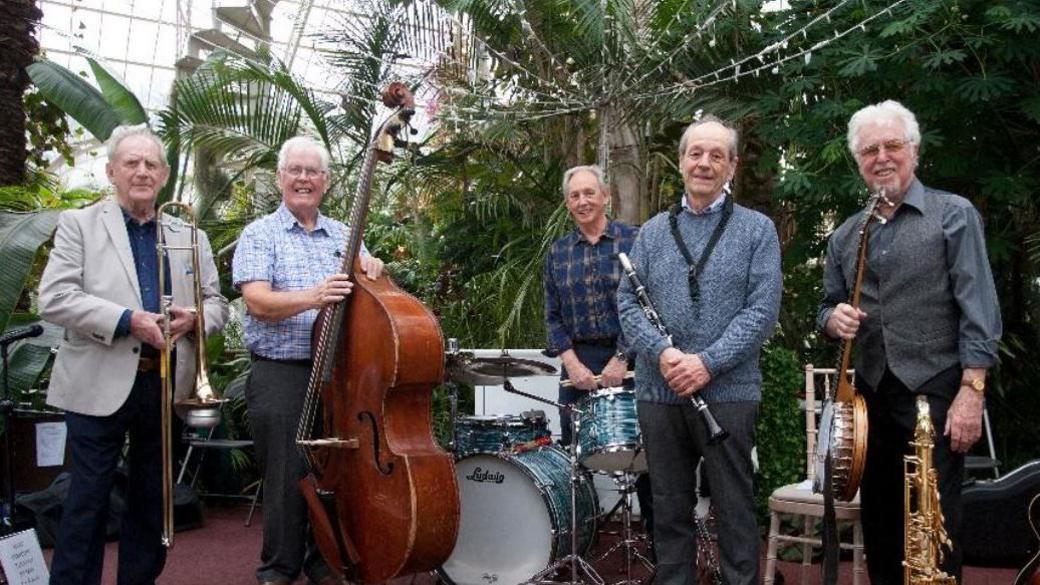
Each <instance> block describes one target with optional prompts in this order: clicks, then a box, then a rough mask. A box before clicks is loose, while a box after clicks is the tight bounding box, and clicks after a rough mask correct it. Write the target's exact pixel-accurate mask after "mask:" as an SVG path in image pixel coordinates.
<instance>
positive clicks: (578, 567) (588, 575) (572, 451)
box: [502, 379, 606, 585]
mask: <svg viewBox="0 0 1040 585" xmlns="http://www.w3.org/2000/svg"><path fill="white" fill-rule="evenodd" d="M502 388H504V389H505V391H506V392H510V393H513V394H516V395H519V396H523V397H525V398H530V399H531V400H536V401H538V402H542V403H545V404H550V405H553V406H556V407H557V408H562V409H565V410H568V411H570V414H571V437H572V440H571V444H570V445H568V446H567V454H568V459H570V464H571V486H570V487H571V551H570V553H569V554H568V555H566V556H564V557H562V558H559V559H557V560H556V562H554V563H552V564H551V565H549V566H548V567H546V568H544V569H542V570H541V571H539V572H537V573H535V574H534V576H533V577H531V578H530V579H529V580H527V581H525V582H524V583H523V585H560V583H561V582H559V581H553V580H552V579H551V577H553V576H554V575H555V574H556V572H557V571H558V570H560V569H561V568H563V567H565V566H567V567H569V568H570V576H569V578H568V580H567V581H563V582H562V583H563V584H564V585H586V584H587V583H592V584H593V585H606V583H605V581H603V577H601V576H600V575H599V573H597V572H596V569H594V568H592V565H591V564H590V563H589V562H588V561H586V560H585V559H584V558H582V557H581V555H579V554H578V481H579V479H580V478H579V476H578V454H577V451H576V449H577V438H578V428H579V426H580V423H579V422H578V418H579V417H580V415H581V414H582V411H581V410H579V409H577V408H574V405H571V404H561V403H559V402H554V401H552V400H547V399H545V398H542V397H541V396H535V395H534V394H528V393H527V392H522V391H520V390H518V389H517V388H516V386H513V384H512V383H511V382H510V381H509V380H508V379H507V380H505V381H504V382H503V383H502ZM579 571H580V573H579ZM586 579H587V580H586Z"/></svg>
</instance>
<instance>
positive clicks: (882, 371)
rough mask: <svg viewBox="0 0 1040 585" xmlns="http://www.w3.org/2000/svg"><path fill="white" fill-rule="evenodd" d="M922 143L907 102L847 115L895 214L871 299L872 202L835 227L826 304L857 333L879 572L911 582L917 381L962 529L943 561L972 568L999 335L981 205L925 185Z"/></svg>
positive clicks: (879, 233)
mask: <svg viewBox="0 0 1040 585" xmlns="http://www.w3.org/2000/svg"><path fill="white" fill-rule="evenodd" d="M920 143H921V133H920V129H919V127H918V124H917V120H916V118H915V117H914V115H913V113H911V112H910V111H909V110H908V109H906V108H905V107H904V106H903V105H902V104H900V103H899V102H895V101H892V100H889V101H885V102H881V103H879V104H875V105H871V106H867V107H865V108H863V109H861V110H860V111H858V112H856V114H854V115H853V116H852V118H851V119H850V120H849V129H848V145H849V150H850V151H851V152H852V155H853V157H854V158H855V159H856V163H857V165H858V166H859V172H860V175H861V176H862V177H863V180H864V181H865V182H866V184H867V187H868V188H869V189H870V191H872V192H878V191H881V190H884V195H885V197H887V198H888V200H889V201H890V203H889V204H883V205H882V206H881V208H880V212H881V214H882V216H883V217H884V218H885V219H886V220H887V221H886V223H884V224H881V223H879V222H878V223H875V224H874V225H873V226H872V227H871V228H870V233H869V236H868V237H869V243H868V248H867V250H868V257H867V266H866V270H865V275H864V278H863V284H862V288H861V295H862V296H861V304H860V307H859V309H855V308H853V307H852V306H850V305H849V304H847V300H848V299H849V298H850V295H851V292H852V287H853V283H854V282H855V276H856V274H855V273H856V256H857V248H858V246H857V244H858V242H859V231H860V226H861V225H862V222H863V212H860V213H857V214H856V215H854V216H852V217H850V218H849V219H848V220H846V221H845V223H843V224H842V225H841V227H839V228H838V229H837V230H836V231H835V232H834V234H832V235H831V238H830V242H829V243H828V246H827V264H826V268H825V270H824V287H825V294H826V296H825V298H824V300H823V303H822V304H821V307H820V312H819V314H818V316H817V324H818V326H819V327H820V329H821V330H823V331H824V333H826V335H827V336H828V337H830V338H833V339H853V338H855V339H856V347H857V351H858V354H857V356H856V359H855V368H856V387H857V389H858V390H859V391H860V392H861V393H863V395H864V398H865V400H866V403H867V413H868V421H869V433H868V439H867V458H866V467H865V470H864V474H863V481H862V483H861V486H860V496H861V506H862V512H863V513H862V518H863V537H864V546H865V547H866V553H867V569H868V571H869V574H870V582H871V583H872V585H885V584H889V583H902V582H903V568H902V560H903V556H904V550H903V541H904V530H905V529H904V526H903V506H904V504H903V499H904V498H903V483H904V480H903V455H904V454H909V453H911V451H912V448H911V446H910V441H911V440H912V439H913V431H914V423H915V416H916V408H915V401H916V396H917V395H919V394H923V395H926V396H927V397H928V402H929V406H930V408H931V416H932V422H933V424H934V426H935V429H936V434H937V435H940V433H941V436H936V438H935V448H934V451H933V457H934V465H935V468H936V469H937V470H938V474H939V492H940V499H941V500H940V501H941V503H942V512H943V514H944V515H945V518H946V530H947V533H948V534H949V535H950V538H951V539H952V540H953V550H952V552H951V553H948V554H947V555H946V557H945V560H944V562H943V564H942V569H943V570H944V571H945V572H947V573H949V574H951V575H954V576H956V577H957V578H958V579H959V578H960V570H961V548H960V539H959V536H960V521H961V483H962V481H963V480H964V454H965V452H967V451H968V449H969V448H971V446H972V445H973V444H974V443H975V442H976V441H977V440H978V439H979V436H980V434H981V430H982V409H983V404H984V399H985V391H986V370H987V369H989V368H990V367H992V366H993V365H994V364H995V363H996V361H997V342H998V341H999V339H1000V335H1001V322H1000V306H999V304H998V302H997V293H996V288H995V287H994V284H993V275H992V273H991V271H990V266H989V260H988V259H987V257H986V242H985V238H984V236H983V230H982V218H981V217H980V216H979V213H978V211H976V209H975V208H974V207H973V206H972V204H971V203H970V202H969V201H968V200H967V199H964V198H963V197H960V196H957V195H953V194H951V193H946V192H943V191H938V190H936V189H931V188H929V187H925V186H924V185H922V184H921V182H920V181H919V180H918V179H917V177H916V176H915V170H916V169H917V161H918V153H919V149H920Z"/></svg>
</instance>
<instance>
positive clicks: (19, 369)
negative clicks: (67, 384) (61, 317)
mask: <svg viewBox="0 0 1040 585" xmlns="http://www.w3.org/2000/svg"><path fill="white" fill-rule="evenodd" d="M38 323H39V324H40V325H42V326H43V335H41V336H40V337H34V338H32V339H24V340H21V341H16V342H14V343H13V344H11V348H10V353H9V355H8V363H9V364H10V368H11V370H10V374H9V375H10V378H9V380H8V381H9V383H10V386H9V388H10V392H11V394H12V396H14V397H15V398H16V400H20V399H21V398H24V393H25V392H28V391H29V390H31V389H32V388H34V387H35V386H36V382H37V381H38V380H39V379H40V374H42V373H43V371H44V370H45V369H46V368H47V364H49V363H50V360H51V356H52V355H53V352H52V351H51V349H52V348H56V347H58V346H59V345H61V341H62V337H63V336H64V333H65V329H64V328H63V327H60V326H58V325H52V324H50V323H47V322H44V321H39V322H38ZM3 371H4V370H3V364H2V363H0V376H2V375H3ZM20 397H21V398H20Z"/></svg>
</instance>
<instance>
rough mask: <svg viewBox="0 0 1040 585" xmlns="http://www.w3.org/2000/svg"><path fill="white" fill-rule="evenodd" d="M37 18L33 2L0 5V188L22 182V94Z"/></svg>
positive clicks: (18, 0)
mask: <svg viewBox="0 0 1040 585" xmlns="http://www.w3.org/2000/svg"><path fill="white" fill-rule="evenodd" d="M41 16H43V12H41V11H40V9H39V8H37V7H36V2H35V0H4V1H3V2H0V185H18V184H21V183H22V182H23V181H24V180H25V162H26V158H27V154H26V148H25V145H26V143H25V108H24V106H23V104H22V94H24V93H25V90H26V88H28V87H29V83H30V79H29V75H28V74H27V73H26V72H25V68H26V67H28V66H29V64H31V63H32V61H33V57H34V56H35V55H36V53H37V51H38V50H39V48H40V45H39V43H37V41H36V39H35V38H34V37H33V31H34V30H35V28H36V21H38V20H39V19H40V17H41Z"/></svg>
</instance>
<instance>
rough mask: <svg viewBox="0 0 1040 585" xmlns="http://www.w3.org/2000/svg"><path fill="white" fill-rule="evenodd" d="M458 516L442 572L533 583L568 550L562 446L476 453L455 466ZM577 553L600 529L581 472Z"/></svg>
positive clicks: (459, 584) (465, 583) (590, 488)
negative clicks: (532, 580)
mask: <svg viewBox="0 0 1040 585" xmlns="http://www.w3.org/2000/svg"><path fill="white" fill-rule="evenodd" d="M455 475H456V477H457V478H458V482H459V493H460V503H461V519H460V523H459V535H458V539H457V540H456V544H455V549H454V550H453V551H452V553H451V556H450V557H448V560H447V561H445V563H444V565H443V566H442V567H441V569H440V572H441V574H442V576H443V577H445V578H446V580H447V581H449V582H450V583H454V584H455V585H488V584H489V583H496V584H498V585H511V584H516V583H522V582H525V581H528V580H530V578H531V577H532V576H534V575H535V574H536V573H538V572H539V571H541V570H542V569H545V568H546V567H547V566H549V565H550V564H552V563H553V562H554V561H555V560H557V559H560V558H562V557H564V556H566V555H568V554H570V552H571V494H570V476H571V469H570V462H569V460H568V458H567V455H566V453H564V451H562V450H561V449H559V448H558V447H541V448H538V449H535V450H532V451H525V452H523V453H505V452H503V453H498V454H495V455H489V454H482V453H478V454H473V455H469V456H467V457H464V458H462V459H460V460H459V461H457V462H456V463H455ZM578 478H579V479H578V484H577V488H576V498H575V501H576V511H577V520H578V522H577V540H578V553H579V554H582V555H584V554H585V553H587V552H588V550H589V547H590V546H591V544H592V539H593V536H594V535H595V533H596V517H597V514H598V512H599V502H598V500H597V498H596V489H595V486H594V485H593V482H592V477H591V476H590V475H589V474H588V473H587V472H585V471H579V473H578Z"/></svg>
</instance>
